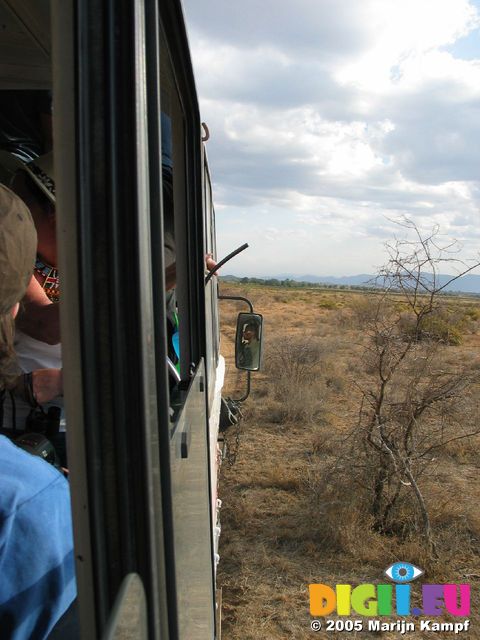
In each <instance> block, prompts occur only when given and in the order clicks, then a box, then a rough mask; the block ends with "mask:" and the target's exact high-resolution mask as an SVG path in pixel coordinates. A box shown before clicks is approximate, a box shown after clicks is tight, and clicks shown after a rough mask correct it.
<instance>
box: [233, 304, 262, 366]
mask: <svg viewBox="0 0 480 640" xmlns="http://www.w3.org/2000/svg"><path fill="white" fill-rule="evenodd" d="M262 334H263V316H261V315H260V314H259V313H239V314H238V318H237V334H236V337H235V366H236V367H237V369H244V370H246V371H258V370H259V369H260V365H261V362H262V337H263V335H262Z"/></svg>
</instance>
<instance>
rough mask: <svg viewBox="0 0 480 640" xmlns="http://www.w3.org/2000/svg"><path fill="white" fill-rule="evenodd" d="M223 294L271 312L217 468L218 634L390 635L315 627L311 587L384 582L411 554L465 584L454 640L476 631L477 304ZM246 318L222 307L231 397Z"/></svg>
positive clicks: (432, 578) (274, 292) (278, 292)
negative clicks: (259, 365) (461, 625)
mask: <svg viewBox="0 0 480 640" xmlns="http://www.w3.org/2000/svg"><path fill="white" fill-rule="evenodd" d="M220 288H221V293H222V294H233V295H244V296H246V297H248V298H250V299H251V300H252V301H253V303H254V306H255V310H256V311H257V312H258V313H262V314H264V317H265V325H264V337H265V340H264V364H263V369H262V371H261V372H258V373H253V374H252V392H251V396H250V398H249V399H248V400H247V401H246V403H245V404H244V408H243V412H244V420H243V422H242V423H241V427H240V431H239V432H238V431H237V429H236V427H231V428H230V429H229V430H228V431H227V433H226V441H227V446H228V448H229V451H230V455H229V456H227V459H226V460H225V461H224V463H223V465H222V470H221V479H220V497H221V498H222V501H223V506H222V510H221V521H222V535H221V540H220V556H221V561H220V565H219V570H218V578H217V583H218V586H219V587H221V588H222V590H223V606H222V619H223V622H222V637H223V638H225V640H254V639H255V640H256V639H258V640H259V639H267V640H268V639H277V638H278V639H280V638H281V639H286V640H287V639H291V638H294V639H302V638H307V637H308V638H311V637H316V638H346V637H349V638H354V637H355V638H371V637H378V636H381V637H384V638H388V639H390V638H398V637H400V635H399V634H398V633H397V632H383V633H370V632H365V631H363V632H352V633H345V632H338V633H335V632H333V633H332V632H330V633H325V632H324V631H321V632H319V633H314V632H312V631H311V630H310V620H311V618H310V614H309V597H308V585H309V583H324V584H327V585H331V586H332V587H334V586H335V585H336V584H351V585H353V586H355V585H358V584H361V583H366V582H372V583H374V584H378V583H385V582H388V580H387V579H386V578H385V576H384V571H385V569H386V568H387V567H388V566H389V565H390V564H392V563H393V562H395V561H406V562H411V563H412V564H414V565H416V566H418V567H420V568H421V569H423V570H424V571H425V576H424V580H425V582H429V583H447V582H450V583H469V584H471V585H472V615H471V616H470V619H471V629H470V630H469V631H468V632H466V633H464V634H463V637H465V638H480V618H479V615H478V610H479V604H480V603H479V597H478V585H479V582H480V560H479V551H480V510H479V508H478V504H479V499H480V483H479V481H478V473H479V449H480V436H479V435H478V433H477V431H478V430H479V427H478V425H479V424H480V420H479V399H480V382H479V371H480V350H479V346H480V299H479V298H474V297H472V298H468V297H457V296H446V295H445V296H443V295H437V296H436V298H435V304H434V305H433V307H432V310H431V311H430V312H429V313H426V314H424V315H422V314H421V313H420V317H419V314H418V313H416V312H415V310H414V309H413V308H412V306H411V304H410V302H411V301H409V300H407V299H406V298H405V296H404V295H402V294H391V295H389V296H388V299H387V300H384V299H383V294H382V293H381V292H378V291H377V292H371V293H368V292H357V291H354V290H335V289H329V290H323V289H320V288H312V289H305V288H297V289H296V288H269V287H265V286H259V285H244V286H242V285H234V284H230V283H220ZM417 294H418V299H417V300H416V301H415V303H416V304H417V303H418V304H419V305H420V307H417V310H418V308H421V307H422V305H423V308H425V304H427V305H428V300H426V298H425V296H423V297H422V295H420V294H419V293H418V292H417ZM239 310H242V311H243V310H245V309H244V308H240V307H239V306H236V303H231V302H227V301H223V302H222V303H221V322H222V352H223V353H224V354H225V355H226V360H227V379H226V388H225V393H226V394H227V395H231V396H235V395H241V394H242V392H243V390H244V387H243V385H244V381H245V374H244V373H243V372H238V371H237V370H236V369H235V367H234V362H233V341H234V327H235V318H236V314H237V312H238V311H239ZM237 440H238V450H236V449H237ZM235 453H236V460H235V462H234V463H233V464H231V463H230V462H229V459H230V461H231V460H232V458H233V457H234V456H233V454H235ZM413 585H415V583H413ZM413 589H414V592H415V589H416V587H415V586H414V587H413ZM394 618H395V616H394ZM441 619H442V620H443V621H448V620H449V619H450V620H452V619H453V618H451V617H450V618H449V617H448V616H444V617H442V618H441ZM435 635H438V634H435ZM440 635H441V637H443V638H450V637H457V636H454V634H453V633H448V632H446V633H442V634H440ZM402 637H403V636H402ZM407 637H408V636H407ZM413 637H415V638H417V637H418V638H423V637H425V638H428V637H431V633H425V634H423V633H422V632H419V631H416V632H415V634H414V636H413Z"/></svg>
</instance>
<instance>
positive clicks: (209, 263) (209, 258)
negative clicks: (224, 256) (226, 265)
mask: <svg viewBox="0 0 480 640" xmlns="http://www.w3.org/2000/svg"><path fill="white" fill-rule="evenodd" d="M205 266H206V267H207V271H211V270H212V269H214V268H215V267H216V266H217V262H216V261H215V260H214V259H213V255H212V254H211V253H207V254H206V256H205Z"/></svg>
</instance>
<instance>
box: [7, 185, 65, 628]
mask: <svg viewBox="0 0 480 640" xmlns="http://www.w3.org/2000/svg"><path fill="white" fill-rule="evenodd" d="M36 249H37V236H36V232H35V226H34V223H33V220H32V216H31V214H30V212H29V210H28V208H27V207H26V205H25V204H24V203H23V202H22V201H21V200H20V199H19V198H18V197H17V196H16V195H15V194H14V193H13V192H12V191H10V190H9V189H8V188H7V187H5V186H4V185H0V399H1V398H2V397H4V396H5V395H6V394H7V393H8V390H9V389H10V388H11V385H13V384H15V376H14V375H12V373H11V371H12V369H11V365H12V362H13V361H14V358H15V353H14V349H13V331H14V317H15V315H16V313H17V312H18V308H19V301H20V300H21V299H22V297H23V295H24V293H25V290H26V288H27V286H28V283H29V282H30V279H31V274H32V269H33V265H34V261H35V255H36ZM0 576H1V578H0V640H26V639H27V638H28V639H32V640H44V639H46V638H48V637H51V635H50V634H51V632H52V629H54V627H55V625H56V624H57V623H59V621H61V620H65V617H64V614H66V612H67V611H72V610H73V609H72V608H71V605H72V603H73V601H74V599H75V597H76V583H75V568H74V553H73V536H72V524H71V513H70V495H69V487H68V483H67V481H66V480H65V478H64V477H63V475H62V474H61V473H60V472H59V471H58V470H56V469H55V468H54V467H53V466H52V465H50V464H48V463H47V462H45V461H44V460H42V459H41V458H40V457H34V456H32V455H30V454H29V453H27V452H25V451H24V450H22V449H20V448H19V447H17V446H16V445H15V444H14V443H12V442H11V441H10V440H9V439H8V438H6V437H4V436H1V435H0ZM74 628H75V627H74ZM63 637H67V636H63ZM68 637H69V638H71V637H72V636H71V635H69V636H68Z"/></svg>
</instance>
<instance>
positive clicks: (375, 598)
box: [309, 562, 470, 617]
mask: <svg viewBox="0 0 480 640" xmlns="http://www.w3.org/2000/svg"><path fill="white" fill-rule="evenodd" d="M384 573H385V575H386V577H387V578H388V579H389V580H391V582H393V583H394V584H377V585H375V584H360V585H358V586H356V587H352V585H350V584H337V585H336V587H335V589H332V587H329V586H328V585H325V584H311V585H309V591H310V614H311V615H312V616H315V617H323V616H328V615H330V614H331V613H333V612H334V611H335V610H336V613H337V615H339V616H349V615H351V614H352V612H353V613H357V614H358V615H361V616H389V615H392V614H393V615H394V614H396V615H397V616H410V615H414V616H419V615H426V616H440V615H442V614H444V613H449V614H450V615H452V616H462V617H466V616H469V615H470V585H469V584H423V585H422V589H421V591H422V595H421V600H422V602H421V605H422V606H421V608H420V607H413V608H412V607H411V596H412V593H411V589H412V587H411V584H409V583H411V582H412V581H413V580H416V579H417V578H419V577H420V576H422V575H423V574H424V572H423V570H422V569H420V568H419V567H416V566H415V565H414V564H411V563H409V562H395V563H394V564H391V565H390V566H388V567H387V568H386V569H385V571H384Z"/></svg>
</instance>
